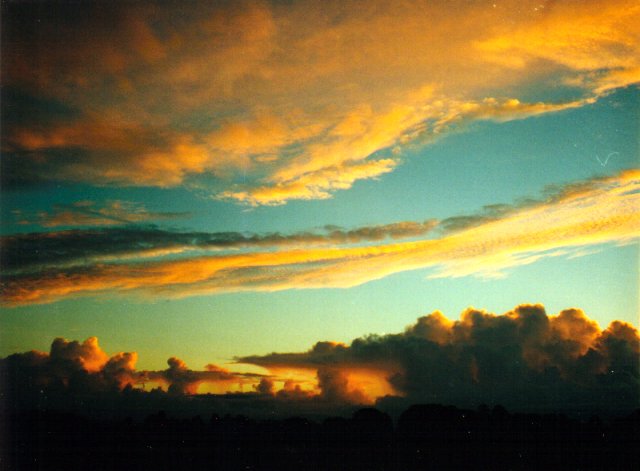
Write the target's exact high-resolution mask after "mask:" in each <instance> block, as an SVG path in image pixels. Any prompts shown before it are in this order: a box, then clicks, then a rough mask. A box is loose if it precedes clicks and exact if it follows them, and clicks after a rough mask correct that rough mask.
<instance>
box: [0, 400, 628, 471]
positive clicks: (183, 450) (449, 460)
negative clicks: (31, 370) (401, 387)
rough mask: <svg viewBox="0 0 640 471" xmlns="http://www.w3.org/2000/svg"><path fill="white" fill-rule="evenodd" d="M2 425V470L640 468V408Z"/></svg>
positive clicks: (70, 417)
mask: <svg viewBox="0 0 640 471" xmlns="http://www.w3.org/2000/svg"><path fill="white" fill-rule="evenodd" d="M4 421H5V425H6V424H9V425H10V427H9V428H8V429H6V430H5V431H6V432H8V433H6V434H5V436H4V438H3V446H2V448H3V451H2V465H3V467H4V469H15V470H76V469H77V470H80V469H82V470H92V471H93V470H126V469H138V470H147V469H149V470H164V469H167V470H168V469H171V470H176V469H198V470H203V469H212V470H217V469H222V470H227V469H229V470H232V469H238V470H240V469H244V470H247V469H248V470H269V469H277V470H282V469H285V470H286V469H298V470H300V469H304V470H314V469H330V470H340V469H343V470H347V469H362V470H415V469H462V468H466V469H491V470H494V469H640V459H639V453H640V411H635V412H634V413H632V414H630V415H627V416H624V417H621V418H618V419H612V420H610V421H607V422H603V421H602V420H600V419H598V418H597V417H593V418H592V419H591V420H588V421H579V420H576V419H571V418H568V417H567V416H564V415H561V414H548V415H541V414H511V413H509V412H507V411H506V410H505V409H504V408H502V407H500V406H496V407H495V408H493V409H489V408H487V407H480V408H479V409H478V410H462V409H458V408H455V407H452V406H441V405H415V406H412V407H410V408H409V409H407V410H406V411H404V412H403V413H402V414H401V415H400V417H399V418H398V420H397V423H396V424H395V426H394V423H393V421H392V419H391V417H390V416H389V415H387V414H386V413H384V412H381V411H379V410H377V409H373V408H365V409H360V410H358V411H357V412H355V413H354V414H353V416H352V417H351V418H349V419H347V418H342V417H333V418H328V419H325V420H324V421H322V422H314V421H311V420H307V419H304V418H289V419H284V420H275V419H274V420H254V419H249V418H247V417H244V416H224V417H219V416H218V415H217V414H212V415H211V416H210V417H208V418H207V419H206V420H205V419H203V418H202V417H200V416H195V417H193V418H186V419H185V418H175V417H171V416H169V415H167V414H166V413H165V412H158V413H154V414H151V415H149V416H147V417H146V418H145V419H144V420H142V421H135V420H133V419H130V418H127V419H123V420H111V421H106V420H97V419H91V418H87V417H82V416H80V415H77V414H73V413H62V412H51V411H49V412H46V411H33V412H22V413H17V414H14V415H11V416H8V417H4Z"/></svg>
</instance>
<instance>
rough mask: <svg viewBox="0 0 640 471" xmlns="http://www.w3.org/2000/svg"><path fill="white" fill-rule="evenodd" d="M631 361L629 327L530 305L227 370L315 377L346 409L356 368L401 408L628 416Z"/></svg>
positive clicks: (634, 366) (634, 402)
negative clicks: (303, 370) (448, 406)
mask: <svg viewBox="0 0 640 471" xmlns="http://www.w3.org/2000/svg"><path fill="white" fill-rule="evenodd" d="M639 354H640V335H639V333H638V331H637V329H635V328H634V327H633V326H631V325H629V324H625V323H621V322H619V321H616V322H613V323H612V324H611V325H610V326H609V327H608V328H607V329H605V330H601V329H600V327H599V326H598V324H597V323H596V322H594V321H592V320H590V319H589V318H588V317H587V316H586V315H585V314H584V313H583V312H582V311H581V310H579V309H567V310H564V311H562V312H560V313H559V314H558V315H547V313H546V312H545V309H544V307H543V306H541V305H539V304H538V305H520V306H517V307H516V308H515V309H513V310H512V311H509V312H507V313H505V314H503V315H495V314H491V313H488V312H485V311H480V310H477V309H474V308H469V309H467V310H466V311H464V312H463V313H462V315H461V317H460V319H459V320H455V321H451V320H448V319H446V318H445V317H444V316H443V315H442V314H441V313H439V312H435V313H433V314H430V315H427V316H424V317H421V318H419V319H418V320H417V322H416V323H415V324H414V325H411V326H409V327H407V329H406V330H405V332H403V333H401V334H389V335H384V336H375V335H371V336H368V337H364V338H359V339H356V340H354V341H353V342H352V343H351V344H350V345H348V346H347V345H343V344H332V343H328V342H324V343H318V344H316V346H314V347H313V348H312V349H311V350H309V351H308V352H302V353H288V354H278V353H273V354H270V355H265V356H250V357H242V358H238V359H237V361H239V362H244V363H251V364H256V365H259V366H262V367H265V368H267V369H270V368H278V369H281V368H284V367H286V365H287V364H288V365H289V367H291V368H300V367H301V366H306V367H310V368H316V369H317V370H318V378H319V386H320V387H321V389H322V394H325V395H328V396H330V397H335V398H338V397H339V398H341V400H342V401H347V402H348V401H349V400H350V398H351V397H352V396H351V395H350V393H349V388H348V385H347V381H346V376H345V374H346V372H348V371H351V370H353V369H354V368H358V367H360V368H369V369H374V368H375V369H378V370H380V371H385V372H386V377H387V380H388V382H389V384H390V385H391V386H393V388H394V389H395V391H396V392H397V394H400V395H403V396H405V397H406V398H407V400H408V401H410V402H439V403H453V404H456V405H466V406H469V405H474V404H475V405H477V404H481V403H488V404H496V403H500V404H504V405H507V406H509V407H514V408H520V409H522V408H525V409H526V408H530V409H536V408H542V409H558V408H561V409H562V408H565V409H570V408H575V409H580V408H609V407H612V406H613V405H615V407H629V408H633V407H637V406H638V404H639V400H640V399H639V397H638V395H637V391H638V387H639V386H640V375H639V373H638V371H639V370H638V366H639V363H638V361H639V358H640V356H639ZM355 394H356V395H357V394H359V392H358V391H355Z"/></svg>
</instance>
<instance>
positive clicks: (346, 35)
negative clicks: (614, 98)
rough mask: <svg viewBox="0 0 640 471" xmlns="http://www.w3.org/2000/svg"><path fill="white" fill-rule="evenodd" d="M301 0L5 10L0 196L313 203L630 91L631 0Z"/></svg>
mask: <svg viewBox="0 0 640 471" xmlns="http://www.w3.org/2000/svg"><path fill="white" fill-rule="evenodd" d="M316 3H317V2H315V1H313V0H296V1H294V2H288V3H287V4H281V3H280V2H275V1H273V2H271V1H261V2H251V1H238V2H198V4H197V5H192V8H189V9H184V8H182V7H180V6H179V5H177V4H168V3H166V2H154V1H145V2H137V3H136V4H135V5H126V6H125V5H123V4H120V3H118V2H116V3H96V2H89V3H82V4H79V5H76V4H74V5H70V4H68V3H66V2H50V3H38V4H33V3H28V2H27V3H23V2H5V3H4V4H3V5H2V43H3V87H2V99H3V110H6V111H3V116H2V121H3V130H2V151H3V160H2V179H3V185H4V186H5V188H13V187H17V186H21V185H39V184H42V183H44V182H52V181H53V182H56V181H63V182H80V183H87V184H93V185H99V186H104V185H111V186H154V187H162V188H168V187H176V186H186V187H190V188H193V187H195V188H199V189H201V190H202V189H204V190H205V191H206V192H207V193H208V194H210V195H211V196H212V197H214V198H220V199H225V200H231V201H234V202H240V203H242V204H247V205H254V206H255V205H278V204H285V203H286V202H288V201H290V200H295V199H324V198H330V197H331V195H332V194H334V193H335V192H336V191H339V190H345V189H348V188H350V187H351V186H352V185H353V184H354V183H355V182H357V181H359V180H365V179H372V178H378V177H382V176H384V175H385V174H387V173H389V172H392V171H394V169H395V168H397V167H398V166H399V165H401V164H402V159H403V155H402V149H403V148H404V147H405V146H408V145H409V146H410V145H412V144H414V143H418V144H420V145H422V144H424V143H425V142H432V141H433V140H435V139H437V138H438V137H439V136H441V135H442V134H443V133H445V132H447V131H448V130H450V129H451V128H455V127H456V126H457V125H459V124H460V123H465V122H468V121H473V120H485V119H490V120H496V121H506V120H511V119H521V118H526V117H529V116H534V115H538V114H543V113H550V112H558V111H562V110H566V109H570V108H576V107H581V106H586V105H589V104H591V103H593V102H594V101H596V100H597V99H599V98H600V97H602V96H603V95H606V94H607V93H609V92H611V91H612V90H615V89H617V88H621V87H625V86H628V85H630V84H635V83H638V81H639V80H640V73H639V71H640V62H639V60H638V57H640V51H639V50H638V44H640V41H639V40H638V39H639V35H640V30H639V27H638V25H639V24H640V21H639V16H640V10H639V9H638V6H637V4H636V2H634V1H633V0H615V1H608V2H606V5H603V4H602V2H599V1H585V2H579V3H577V2H569V3H563V2H551V1H542V2H541V1H540V0H536V1H531V2H527V1H524V2H523V1H520V0H518V1H516V0H508V1H501V2H498V3H495V4H491V3H488V4H487V3H486V2H467V1H464V2H462V1H456V2H454V4H452V3H451V2H450V1H415V2H404V1H394V2H386V1H378V0H376V1H360V0H354V1H349V2H325V4H323V6H322V8H320V7H319V6H318V5H317V4H316ZM409 44H410V45H411V47H410V48H408V47H407V45H409ZM43 48H46V51H47V54H42V51H43V50H44V49H43ZM550 79H552V80H553V83H554V84H555V85H554V87H552V89H550V90H549V89H548V88H549V87H545V86H542V87H540V86H539V84H544V83H548V81H549V80H550ZM531 89H539V90H541V91H542V92H543V93H541V95H540V97H539V98H537V100H538V101H530V100H528V98H527V94H528V92H529V91H530V90H531ZM498 90H509V92H508V95H507V96H504V95H503V93H504V92H498ZM240 177H242V178H240Z"/></svg>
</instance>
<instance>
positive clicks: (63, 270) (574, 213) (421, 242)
mask: <svg viewBox="0 0 640 471" xmlns="http://www.w3.org/2000/svg"><path fill="white" fill-rule="evenodd" d="M639 175H640V173H639V172H638V171H636V170H630V171H625V172H622V173H621V174H619V175H616V176H613V177H608V178H600V179H595V180H592V181H587V182H581V183H579V184H578V183H575V184H572V185H569V186H568V187H567V188H565V189H563V190H561V191H559V192H557V193H556V194H554V195H552V196H551V197H549V198H548V199H547V200H544V201H538V202H535V203H534V202H527V203H525V204H523V205H522V206H521V207H515V208H513V209H511V210H508V211H502V210H501V211H502V212H503V214H502V216H500V217H498V216H491V217H488V218H485V219H486V220H483V219H482V218H483V217H484V216H483V215H480V216H481V217H480V220H479V221H473V223H472V224H466V225H465V224H463V225H461V226H460V227H461V228H459V230H456V231H451V232H446V231H445V233H444V234H443V235H442V236H441V237H439V238H433V239H428V238H427V239H424V238H420V239H417V240H412V241H411V240H410V241H397V242H391V243H377V244H359V245H344V246H333V247H326V246H322V245H319V246H311V247H304V246H301V247H294V248H291V249H289V250H276V251H273V250H259V249H258V248H255V249H253V250H245V251H238V252H231V253H223V254H219V255H215V254H214V255H209V254H205V255H201V256H191V257H182V258H177V259H176V258H171V257H168V258H160V259H158V260H148V261H144V262H143V261H140V260H135V259H134V260H132V261H131V262H130V263H126V260H122V259H117V258H116V259H114V260H113V261H112V262H111V263H97V262H96V261H95V260H89V262H88V263H86V264H73V265H70V266H63V265H58V266H56V265H54V266H52V267H50V269H46V270H45V269H41V270H39V269H35V270H22V271H20V270H19V269H17V270H15V271H14V272H13V273H8V274H7V275H6V276H5V277H4V279H3V284H2V286H1V290H2V300H3V302H4V303H5V304H6V305H18V304H29V303H42V302H51V301H56V300H59V299H62V298H65V297H69V296H77V295H83V294H84V295H86V294H99V293H104V292H110V293H114V292H120V293H126V292H130V293H138V294H147V295H153V296H154V297H158V296H166V297H184V296H190V295H197V294H211V293H217V292H228V291H242V290H262V291H274V290H281V289H290V288H321V287H351V286H355V285H358V284H361V283H365V282H367V281H371V280H374V279H379V278H382V277H385V276H388V275H390V274H393V273H398V272H402V271H406V270H415V269H425V268H431V269H432V272H431V273H430V274H429V276H430V277H459V276H469V275H473V276H480V277H496V276H505V272H506V270H508V269H511V268H514V267H518V266H522V265H526V264H530V263H534V262H536V261H537V260H540V259H542V258H545V257H560V256H571V255H572V254H573V253H575V252H576V251H580V250H584V249H585V248H587V247H594V246H600V245H602V244H611V243H617V244H624V243H629V242H631V241H633V240H635V239H636V238H637V236H638V233H639V229H640V213H639V212H638V207H640V201H639V198H640V192H638V188H639V186H640V178H639ZM467 223H468V221H467ZM425 224H426V227H423V228H424V229H426V228H428V227H429V226H430V225H429V224H428V223H425ZM409 227H412V226H411V225H409ZM446 228H447V226H446V225H445V229H446ZM364 232H365V234H360V235H359V236H358V237H359V240H364V238H365V237H366V231H364ZM375 232H376V231H374V233H375ZM382 232H385V230H383V231H382ZM400 232H401V233H402V231H400ZM409 232H411V231H409ZM356 234H358V231H357V230H356V232H355V233H352V235H353V236H356ZM386 234H388V235H391V232H390V231H389V227H387V228H386ZM12 237H14V236H12ZM21 237H22V236H15V237H14V238H13V239H11V238H9V239H8V240H9V242H11V241H13V242H14V243H16V244H17V245H18V246H20V245H21V244H23V243H25V241H26V242H29V241H30V237H31V238H33V239H34V240H35V241H36V244H37V243H39V242H40V241H41V237H40V236H33V237H32V236H25V237H22V238H21ZM65 237H66V236H63V238H62V240H63V241H64V238H65ZM164 237H166V234H160V239H162V238H164ZM305 237H307V236H304V235H303V236H301V238H302V239H304V238H305ZM314 237H315V236H312V237H311V239H313V238H314ZM231 238H232V239H233V238H234V237H231ZM337 238H338V239H340V238H342V239H343V240H344V239H347V240H344V242H348V241H349V236H348V235H347V234H346V233H339V234H338V235H337ZM106 239H107V240H108V239H109V237H107V238H106ZM134 239H135V237H134ZM276 239H277V237H276ZM285 240H286V239H285ZM292 240H295V237H294V238H293V239H292ZM205 242H206V237H205ZM258 242H260V241H259V240H258ZM263 242H264V241H263ZM298 242H299V240H298ZM235 243H236V244H237V243H238V242H237V241H236V242H235ZM240 243H241V244H242V243H245V244H246V243H247V241H246V240H244V241H242V240H240ZM271 243H273V240H272V241H271ZM286 243H291V240H286ZM107 245H108V244H107ZM166 245H170V244H166ZM188 245H191V246H193V245H194V243H193V242H191V243H189V244H188ZM195 245H198V244H197V243H196V244H195ZM202 245H206V243H205V244H202ZM45 246H46V245H45ZM165 248H170V247H165ZM5 253H6V252H5ZM72 253H73V252H72ZM79 255H80V254H79V253H73V255H72V256H70V257H69V259H74V258H78V257H79ZM90 255H96V254H95V252H92V253H90ZM26 257H27V262H28V261H29V260H28V257H29V255H26ZM62 260H63V261H64V260H65V257H62ZM17 265H19V264H17ZM16 268H19V267H16Z"/></svg>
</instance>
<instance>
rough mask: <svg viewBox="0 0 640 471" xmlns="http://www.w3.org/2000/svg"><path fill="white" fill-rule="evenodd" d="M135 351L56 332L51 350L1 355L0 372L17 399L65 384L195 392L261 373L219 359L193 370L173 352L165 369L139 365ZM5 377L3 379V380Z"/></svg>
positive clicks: (80, 388) (78, 390)
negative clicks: (160, 387) (109, 351)
mask: <svg viewBox="0 0 640 471" xmlns="http://www.w3.org/2000/svg"><path fill="white" fill-rule="evenodd" d="M137 360H138V354H137V353H136V352H120V353H117V354H115V355H113V356H111V357H109V356H108V355H107V354H106V353H105V352H104V351H103V350H102V349H101V348H100V346H99V344H98V339H97V338H96V337H90V338H88V339H87V340H85V341H84V342H82V343H81V342H78V341H75V340H74V341H68V340H65V339H63V338H56V339H55V340H54V341H53V343H52V344H51V349H50V352H49V353H44V352H37V351H31V352H26V353H16V354H13V355H10V356H8V357H6V358H4V359H0V373H2V375H3V378H4V379H3V383H4V384H0V387H3V388H7V393H10V394H12V395H13V396H15V397H17V398H18V399H17V400H20V399H19V397H20V395H21V394H24V395H25V397H26V398H27V399H28V398H32V397H33V395H34V394H38V393H39V392H40V391H51V392H52V393H53V392H56V391H60V390H66V391H68V392H69V393H73V394H78V395H80V396H82V395H83V394H105V393H108V394H111V393H117V392H119V391H122V390H123V389H125V388H127V387H136V388H139V387H140V386H141V385H142V386H143V387H144V385H145V383H152V384H160V385H163V386H165V387H166V388H167V391H168V392H169V393H171V394H174V395H182V394H194V393H196V392H197V390H198V387H199V386H200V385H201V384H204V383H208V384H219V385H222V386H224V387H229V386H230V385H231V384H234V383H235V384H238V383H245V382H248V383H256V384H257V382H258V381H259V380H260V379H265V378H264V375H260V374H256V373H234V372H232V371H229V370H227V369H225V368H222V367H219V366H217V365H213V364H209V365H206V366H205V368H204V369H203V370H192V369H190V368H189V367H188V366H187V365H186V363H185V362H184V361H182V360H181V359H179V358H176V357H171V358H169V359H168V360H167V364H168V368H167V369H165V370H159V371H153V370H137V369H136V362H137ZM5 379H6V382H5V381H4V380H5Z"/></svg>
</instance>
